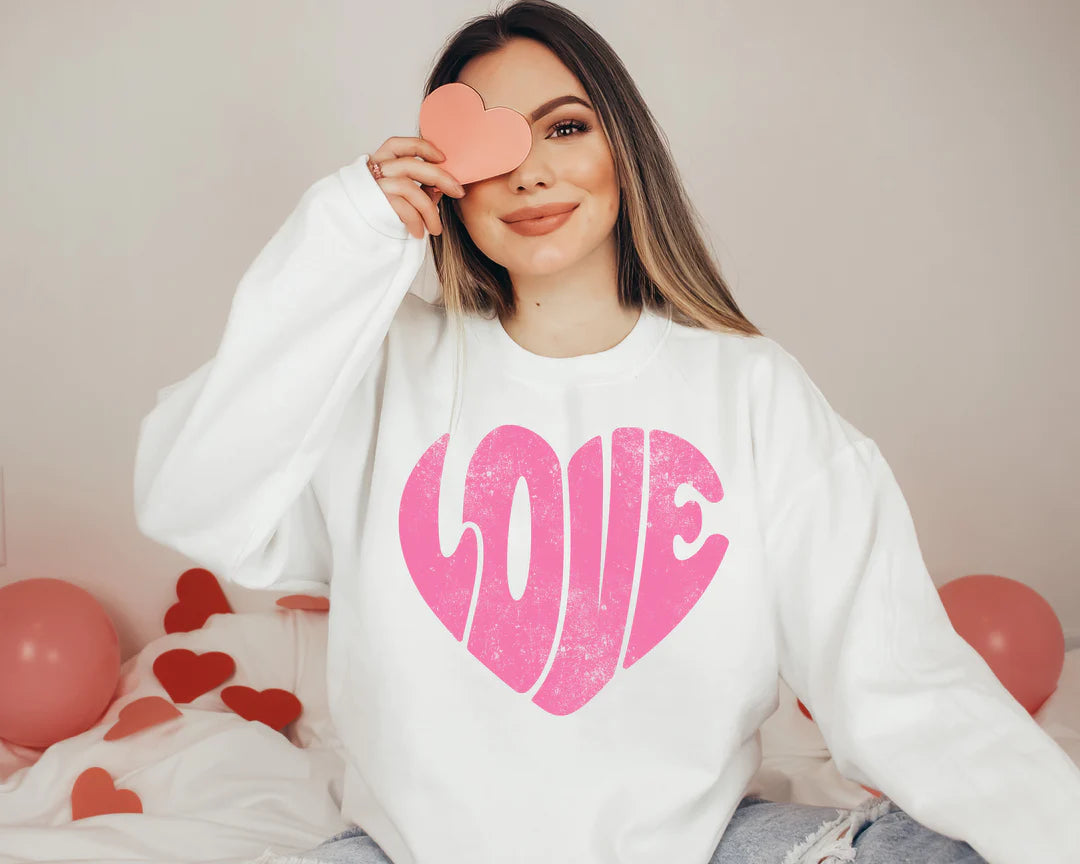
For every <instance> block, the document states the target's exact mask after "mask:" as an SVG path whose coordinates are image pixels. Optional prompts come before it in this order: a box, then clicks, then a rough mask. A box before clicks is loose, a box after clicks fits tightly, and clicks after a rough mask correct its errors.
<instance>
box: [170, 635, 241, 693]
mask: <svg viewBox="0 0 1080 864" xmlns="http://www.w3.org/2000/svg"><path fill="white" fill-rule="evenodd" d="M234 672H236V661H234V660H233V658H232V657H230V656H229V655H228V654H226V653H225V652H223V651H207V652H206V653H204V654H196V653H195V652H194V651H188V650H187V648H173V649H172V650H171V651H166V652H164V653H163V654H160V655H159V656H158V657H157V659H155V660H154V675H155V676H156V677H157V679H158V681H160V682H161V686H162V687H164V688H165V690H166V692H167V693H168V694H169V698H170V699H172V700H173V702H190V701H191V700H192V699H195V698H196V697H198V696H201V695H202V694H203V693H209V692H210V691H211V690H213V689H214V688H215V687H217V686H218V685H219V684H224V683H225V682H226V681H228V680H229V679H230V678H231V677H232V676H233V673H234Z"/></svg>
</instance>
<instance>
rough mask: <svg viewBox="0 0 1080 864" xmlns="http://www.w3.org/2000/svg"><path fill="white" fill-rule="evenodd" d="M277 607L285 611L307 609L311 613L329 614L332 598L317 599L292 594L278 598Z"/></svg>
mask: <svg viewBox="0 0 1080 864" xmlns="http://www.w3.org/2000/svg"><path fill="white" fill-rule="evenodd" d="M277 605H278V606H281V607H282V608H284V609H306V610H307V611H309V612H329V611H330V598H329V597H315V596H312V595H311V594H290V595H289V596H288V597H278V599H277Z"/></svg>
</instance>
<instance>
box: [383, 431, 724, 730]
mask: <svg viewBox="0 0 1080 864" xmlns="http://www.w3.org/2000/svg"><path fill="white" fill-rule="evenodd" d="M448 438H449V436H448V435H443V436H442V437H440V438H439V439H438V440H437V441H436V442H435V443H434V444H432V445H431V447H429V448H428V449H427V451H426V452H425V453H424V454H423V456H421V457H420V459H419V461H418V462H417V464H416V466H415V467H414V468H413V470H412V472H411V474H410V475H409V478H408V480H407V481H406V484H405V489H404V491H403V492H402V496H401V506H400V508H399V512H398V533H399V537H400V541H401V549H402V553H403V554H404V557H405V562H406V566H407V567H408V569H409V573H410V574H411V576H412V578H413V582H414V583H415V584H416V587H417V589H418V590H419V592H420V596H421V597H423V599H424V601H425V602H426V603H427V605H428V606H429V607H430V609H431V610H432V612H434V613H435V615H436V616H437V617H438V618H439V620H440V621H442V623H443V625H444V626H445V627H446V629H447V630H449V631H450V633H451V634H452V635H453V636H454V638H455V639H457V640H458V641H459V642H460V641H462V640H463V639H464V637H465V624H466V620H467V618H468V614H469V607H470V605H471V603H472V599H473V590H474V587H473V586H474V581H475V575H476V569H477V562H478V561H479V555H478V552H479V548H478V536H477V533H475V532H473V531H466V532H465V533H464V534H463V535H462V537H461V540H460V541H459V543H458V545H457V548H456V549H455V550H454V552H453V554H451V555H449V556H444V555H443V554H442V552H441V549H440V545H439V529H438V514H439V484H440V478H441V477H442V471H443V461H444V459H445V456H446V445H447V441H448ZM644 443H645V433H644V430H642V429H639V428H635V427H623V428H619V429H616V430H614V432H613V433H612V444H611V492H610V502H609V519H608V531H607V536H606V538H605V537H604V536H602V534H603V528H602V526H603V521H602V519H603V488H604V478H603V454H602V445H601V439H600V438H599V436H597V437H595V438H592V439H591V440H589V441H588V442H586V443H585V444H584V445H582V447H581V448H579V449H578V451H577V452H576V453H574V455H573V457H572V458H571V459H570V463H569V465H568V467H567V480H568V494H569V496H570V531H571V538H570V541H569V542H570V569H569V579H570V584H569V589H568V592H567V595H568V596H567V605H566V614H565V618H564V621H563V629H562V632H561V635H560V640H559V644H558V648H557V651H556V654H555V660H554V661H553V663H552V665H551V668H550V670H549V671H548V674H547V676H546V677H545V678H544V681H543V683H542V685H541V686H540V688H539V689H538V690H537V692H536V695H535V696H534V697H533V701H534V702H535V703H536V704H537V705H539V706H540V707H541V708H543V709H544V710H545V711H548V712H550V713H552V714H560V715H565V714H570V713H572V712H574V711H577V710H578V709H579V708H581V707H582V706H583V705H585V704H586V703H587V702H588V701H589V700H590V699H592V698H593V696H595V695H596V694H597V693H598V692H600V690H601V689H603V687H604V686H605V685H606V684H607V682H608V681H610V680H611V678H612V677H613V676H614V674H615V671H616V667H617V666H618V659H619V652H620V649H621V646H622V642H623V634H624V632H625V629H626V627H627V626H629V627H630V639H629V642H628V645H627V649H626V657H625V659H624V661H623V667H624V668H629V667H630V666H632V665H633V664H634V663H635V662H637V661H638V660H640V659H641V658H642V657H644V656H645V655H646V654H647V653H649V651H651V650H652V649H653V648H655V647H656V645H658V644H659V643H660V641H661V640H663V639H664V638H665V637H666V636H667V635H668V634H669V633H671V631H672V630H673V629H674V628H675V627H676V626H677V625H678V624H679V622H681V621H682V620H683V618H685V617H686V615H687V614H688V613H689V612H690V610H691V609H692V608H693V607H694V605H695V604H696V603H697V602H698V599H699V598H700V597H701V596H702V594H703V593H704V591H705V589H706V588H707V587H708V586H709V584H710V582H711V581H712V579H713V576H714V575H715V574H716V572H717V570H718V568H719V566H720V563H721V561H722V560H723V558H724V555H725V553H726V551H727V548H728V539H727V538H726V537H724V536H723V535H721V534H713V535H710V536H709V537H708V538H707V539H706V540H705V542H704V543H703V544H702V546H701V548H700V549H699V550H698V551H697V552H696V553H695V554H694V555H692V556H691V557H689V558H687V559H686V560H679V559H678V558H676V557H675V555H674V552H673V546H672V544H673V541H674V538H675V536H676V535H679V536H681V537H682V538H683V539H684V540H686V541H687V542H693V541H694V540H695V538H697V537H698V535H699V534H700V533H701V526H702V521H701V508H700V506H699V505H698V504H697V502H695V501H693V500H689V501H686V502H685V503H683V504H681V505H676V504H675V493H676V490H677V489H678V488H679V487H680V486H681V485H682V484H684V483H689V484H691V485H693V487H694V488H695V489H696V490H697V491H698V493H700V494H701V495H702V497H704V498H705V499H706V500H708V501H712V502H716V501H719V500H720V499H721V498H723V496H724V491H723V487H722V486H721V483H720V479H719V477H717V475H716V471H715V470H714V469H713V467H712V465H711V464H710V463H709V461H708V459H706V458H705V456H704V455H703V454H702V453H701V451H699V450H698V449H697V448H696V447H694V446H693V445H692V444H690V443H689V442H688V441H686V440H685V439H683V438H680V437H679V436H678V435H673V434H671V433H669V432H664V431H662V430H656V429H654V430H652V431H651V432H650V434H649V474H648V477H649V498H648V502H647V507H648V510H647V513H646V526H647V527H646V531H645V548H644V553H643V560H642V566H641V575H640V579H639V584H638V593H637V601H636V604H635V606H634V610H633V615H632V618H631V616H630V596H631V591H632V589H633V585H634V561H635V556H636V552H637V546H638V525H639V521H640V515H641V508H642V506H643V500H642V499H643V495H642V489H643V487H644V468H645V465H644V452H645V448H644ZM522 478H524V480H525V482H526V485H527V487H528V492H529V512H530V519H531V522H530V538H531V549H530V556H529V571H528V579H527V584H526V587H525V590H524V593H523V594H522V596H521V597H520V599H514V597H513V596H512V595H511V594H510V589H509V583H508V579H507V542H508V537H509V526H510V509H511V505H512V503H513V498H514V493H515V491H516V489H517V485H518V481H519V480H520V479H522ZM562 496H563V489H562V466H561V465H560V463H559V459H558V456H557V454H556V453H555V451H554V450H553V449H552V447H551V446H550V445H549V444H548V443H547V441H545V440H544V439H543V438H542V437H540V436H539V435H537V434H536V433H535V432H533V431H531V430H529V429H526V428H525V427H522V426H516V425H506V426H499V427H498V428H496V429H494V430H492V431H491V432H490V433H488V435H487V436H485V438H484V439H483V440H482V441H481V442H480V443H479V445H477V448H476V452H475V453H474V454H473V456H472V459H471V460H470V462H469V467H468V469H467V474H466V480H465V498H464V503H463V508H462V517H461V518H462V522H463V523H470V522H472V523H475V524H476V526H477V527H478V529H479V537H481V538H483V542H484V564H483V572H482V574H481V579H480V587H479V592H478V597H477V602H476V612H475V614H474V616H473V624H472V629H471V631H470V633H469V640H468V645H467V648H468V650H469V652H470V653H471V654H473V656H475V657H476V658H477V659H478V660H480V661H481V662H482V663H483V664H484V665H485V666H487V667H488V668H489V669H490V670H491V671H492V672H494V673H495V674H496V675H497V676H498V677H499V678H500V679H501V680H502V681H503V682H505V683H506V684H508V685H509V686H510V687H512V688H513V689H514V690H516V691H517V692H519V693H524V692H526V691H527V690H529V689H531V688H532V687H533V686H534V685H535V684H536V681H537V680H538V679H539V677H540V675H541V674H542V672H543V669H544V666H545V665H546V664H547V659H548V656H549V655H550V653H551V648H552V646H553V642H554V639H555V630H556V625H557V623H558V619H559V613H560V607H561V596H562V586H563V544H564V542H566V538H564V536H563V534H564V528H563V501H562ZM602 544H606V545H605V555H604V559H603V560H604V563H603V570H602V572H601V567H600V560H601V558H600V550H601V545H602Z"/></svg>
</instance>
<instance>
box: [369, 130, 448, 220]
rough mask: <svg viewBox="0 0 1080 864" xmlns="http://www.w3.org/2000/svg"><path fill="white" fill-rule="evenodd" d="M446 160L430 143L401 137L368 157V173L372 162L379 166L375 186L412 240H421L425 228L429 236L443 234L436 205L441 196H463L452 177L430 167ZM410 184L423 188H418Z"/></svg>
mask: <svg viewBox="0 0 1080 864" xmlns="http://www.w3.org/2000/svg"><path fill="white" fill-rule="evenodd" d="M415 156H419V157H420V158H419V159H415V158H413V157H415ZM445 159H446V156H445V154H444V153H443V152H442V151H441V150H439V148H438V147H436V146H435V145H434V144H432V143H431V142H430V141H428V140H426V139H424V138H403V137H395V138H387V139H386V141H384V142H383V143H382V145H381V146H380V147H379V149H378V150H376V151H375V152H374V153H371V154H370V155H369V156H368V162H369V165H368V170H369V171H370V170H371V167H370V163H371V162H378V163H379V165H380V167H381V168H382V177H379V178H376V180H375V182H376V183H378V184H379V188H380V189H382V191H383V194H384V195H385V196H386V200H387V201H389V202H390V206H391V207H393V208H394V212H395V213H397V214H398V217H399V218H400V219H401V221H402V222H404V223H405V227H407V228H408V229H409V233H410V234H412V235H413V237H418V238H419V237H423V236H424V226H425V225H426V226H427V230H428V231H429V232H431V233H432V234H441V233H442V220H441V219H440V218H439V209H438V208H437V207H436V206H435V205H436V203H437V202H438V200H439V198H440V197H442V194H443V192H445V193H446V194H447V195H453V196H454V197H455V198H461V197H463V196H464V195H465V189H464V187H462V186H461V184H460V183H458V182H457V180H455V179H454V178H453V176H451V175H450V174H449V173H448V172H446V171H444V170H443V169H442V168H438V167H436V166H435V165H433V164H431V163H432V162H442V161H443V160H445ZM413 181H419V182H420V183H421V184H423V185H421V186H417V185H416V183H415V182H413Z"/></svg>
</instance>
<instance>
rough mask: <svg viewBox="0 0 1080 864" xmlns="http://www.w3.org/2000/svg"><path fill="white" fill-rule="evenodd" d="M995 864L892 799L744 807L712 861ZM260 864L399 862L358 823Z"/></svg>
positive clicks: (753, 799) (753, 800) (753, 801)
mask: <svg viewBox="0 0 1080 864" xmlns="http://www.w3.org/2000/svg"><path fill="white" fill-rule="evenodd" d="M838 861H857V862H858V864H987V862H986V860H985V859H984V858H982V857H981V856H980V855H979V854H978V853H976V852H975V850H974V849H972V848H971V846H969V845H968V844H967V843H965V842H964V841H962V840H953V839H952V838H950V837H946V836H944V835H942V834H938V833H937V832H935V831H931V830H930V829H929V828H927V827H925V826H924V825H921V824H920V823H918V822H916V821H915V820H914V819H912V818H911V817H910V816H908V815H907V813H905V812H904V811H903V810H901V809H900V808H899V807H897V806H896V805H895V804H894V803H893V802H892V801H890V800H889V799H888V798H875V799H871V800H868V801H866V802H865V803H863V804H860V805H859V806H858V807H856V808H854V809H851V810H847V809H841V808H837V807H816V806H811V805H809V804H790V803H781V802H777V801H768V800H766V799H764V798H758V797H757V796H754V795H748V796H746V797H745V798H743V799H742V801H740V802H739V806H738V808H737V809H736V810H735V812H734V813H733V814H732V817H731V821H730V822H728V825H727V828H726V829H725V830H724V834H723V836H722V837H721V838H720V844H719V845H718V846H717V847H716V851H715V852H713V855H712V858H711V859H709V864H835V862H838ZM252 864H393V862H391V861H390V859H389V858H387V857H386V854H385V853H384V852H383V851H382V849H380V848H379V846H378V844H376V843H375V841H374V840H373V839H372V838H371V837H370V835H368V834H367V833H366V832H365V831H364V830H363V829H362V828H360V827H358V826H353V827H352V828H349V829H347V830H345V831H343V832H342V833H340V834H337V835H335V836H334V837H331V838H330V839H329V840H326V841H324V842H323V843H322V844H320V845H319V846H317V847H315V848H314V849H312V850H310V851H309V852H303V853H301V854H300V855H286V856H282V855H276V854H274V853H273V852H271V851H270V850H269V849H267V850H266V851H265V852H264V853H263V854H262V856H261V857H260V858H258V859H257V860H256V861H254V862H252Z"/></svg>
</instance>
